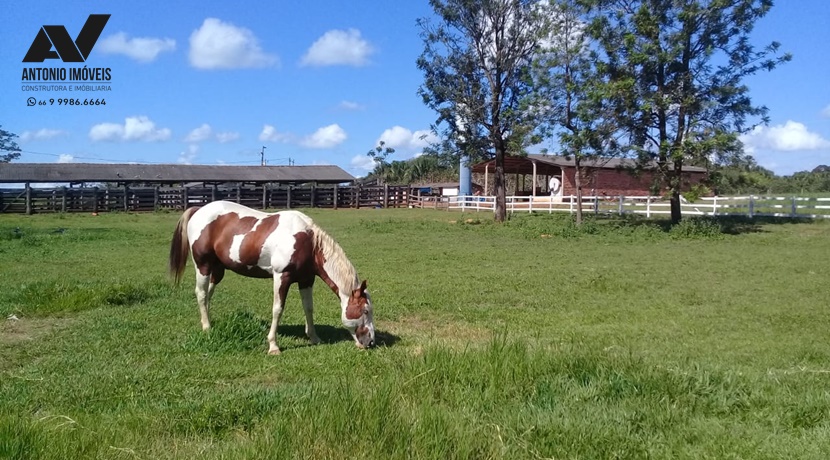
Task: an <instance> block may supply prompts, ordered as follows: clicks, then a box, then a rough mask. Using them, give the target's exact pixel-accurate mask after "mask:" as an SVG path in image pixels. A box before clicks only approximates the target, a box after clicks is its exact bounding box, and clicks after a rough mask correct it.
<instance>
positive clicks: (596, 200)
mask: <svg viewBox="0 0 830 460" xmlns="http://www.w3.org/2000/svg"><path fill="white" fill-rule="evenodd" d="M597 214H599V199H597V196H596V195H594V215H597Z"/></svg>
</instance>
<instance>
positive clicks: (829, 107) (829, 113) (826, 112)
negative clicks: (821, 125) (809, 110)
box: [821, 105, 830, 118]
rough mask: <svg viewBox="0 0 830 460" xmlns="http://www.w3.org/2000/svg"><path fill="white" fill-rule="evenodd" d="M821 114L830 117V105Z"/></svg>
mask: <svg viewBox="0 0 830 460" xmlns="http://www.w3.org/2000/svg"><path fill="white" fill-rule="evenodd" d="M821 116H823V117H824V118H830V105H828V106H827V107H825V108H824V109H823V110H822V111H821Z"/></svg>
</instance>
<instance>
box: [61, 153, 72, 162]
mask: <svg viewBox="0 0 830 460" xmlns="http://www.w3.org/2000/svg"><path fill="white" fill-rule="evenodd" d="M74 162H75V157H73V156H72V155H69V154H68V153H64V154H62V155H61V156H59V157H58V163H74Z"/></svg>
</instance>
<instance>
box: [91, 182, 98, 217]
mask: <svg viewBox="0 0 830 460" xmlns="http://www.w3.org/2000/svg"><path fill="white" fill-rule="evenodd" d="M92 212H93V214H98V187H92Z"/></svg>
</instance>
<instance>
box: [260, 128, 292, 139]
mask: <svg viewBox="0 0 830 460" xmlns="http://www.w3.org/2000/svg"><path fill="white" fill-rule="evenodd" d="M289 137H290V136H289V135H288V134H286V133H281V132H279V131H277V128H275V127H273V126H271V125H264V126H263V127H262V132H261V133H259V140H260V141H262V142H288V139H289Z"/></svg>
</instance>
